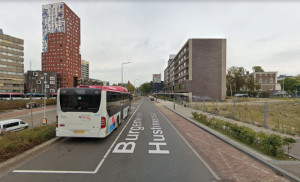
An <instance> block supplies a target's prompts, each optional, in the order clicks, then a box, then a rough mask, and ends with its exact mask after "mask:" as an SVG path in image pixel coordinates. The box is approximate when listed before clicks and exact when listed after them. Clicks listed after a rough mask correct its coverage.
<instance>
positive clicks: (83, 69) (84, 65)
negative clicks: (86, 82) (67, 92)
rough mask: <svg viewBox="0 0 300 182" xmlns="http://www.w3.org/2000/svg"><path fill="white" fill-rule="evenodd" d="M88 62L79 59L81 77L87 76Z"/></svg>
mask: <svg viewBox="0 0 300 182" xmlns="http://www.w3.org/2000/svg"><path fill="white" fill-rule="evenodd" d="M89 73H90V63H89V62H88V61H84V60H81V78H89Z"/></svg>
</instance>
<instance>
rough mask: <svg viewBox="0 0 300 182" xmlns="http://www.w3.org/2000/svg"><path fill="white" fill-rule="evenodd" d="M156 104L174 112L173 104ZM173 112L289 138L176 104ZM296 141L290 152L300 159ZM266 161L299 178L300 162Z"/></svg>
mask: <svg viewBox="0 0 300 182" xmlns="http://www.w3.org/2000/svg"><path fill="white" fill-rule="evenodd" d="M158 102H159V105H162V106H165V107H166V108H168V109H170V110H172V111H174V110H173V109H174V103H173V102H169V101H164V100H161V99H158ZM174 112H175V113H177V114H179V115H181V116H183V117H185V118H192V117H193V116H192V114H191V113H192V112H198V113H201V114H205V115H207V117H208V118H211V117H215V118H217V119H220V120H223V121H227V122H230V123H235V124H238V125H242V126H246V127H249V128H252V129H253V130H254V131H257V132H258V131H262V132H266V133H275V134H278V135H280V136H287V137H291V136H289V135H284V134H281V133H277V132H274V131H272V130H269V129H266V128H260V127H257V126H254V125H250V124H247V123H243V122H239V121H235V120H232V119H228V118H224V117H220V116H214V115H211V114H209V113H205V112H202V111H200V110H195V109H192V108H187V107H183V106H181V105H178V104H176V105H175V111H174ZM296 139H297V143H296V144H295V145H294V147H293V149H292V150H291V151H290V152H291V153H292V155H294V156H295V157H297V158H298V157H299V158H300V138H299V137H298V138H296ZM266 158H268V157H266ZM268 161H269V162H271V163H272V164H273V165H275V166H277V167H280V168H282V169H284V170H286V171H288V172H290V173H292V174H293V175H296V176H298V177H300V161H277V160H272V159H271V158H269V160H268Z"/></svg>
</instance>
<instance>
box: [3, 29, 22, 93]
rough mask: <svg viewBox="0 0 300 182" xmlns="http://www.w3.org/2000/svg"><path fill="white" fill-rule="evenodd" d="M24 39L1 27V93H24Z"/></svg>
mask: <svg viewBox="0 0 300 182" xmlns="http://www.w3.org/2000/svg"><path fill="white" fill-rule="evenodd" d="M23 56H24V40H22V39H19V38H15V37H12V36H10V35H6V34H3V31H2V29H0V93H21V94H23V93H24V76H23V74H24V57H23Z"/></svg>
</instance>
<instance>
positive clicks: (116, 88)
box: [77, 85, 129, 93]
mask: <svg viewBox="0 0 300 182" xmlns="http://www.w3.org/2000/svg"><path fill="white" fill-rule="evenodd" d="M77 88H98V89H101V90H103V91H110V92H122V93H129V92H128V90H127V88H125V87H121V86H89V85H80V86H77Z"/></svg>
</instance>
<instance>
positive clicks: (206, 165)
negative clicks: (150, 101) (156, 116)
mask: <svg viewBox="0 0 300 182" xmlns="http://www.w3.org/2000/svg"><path fill="white" fill-rule="evenodd" d="M155 108H156V110H158V111H159V112H160V114H161V115H163V117H164V118H165V119H166V120H167V121H168V123H169V124H170V125H171V126H172V128H173V129H174V130H175V131H176V132H177V133H178V135H179V136H180V137H181V138H182V140H183V141H184V142H185V143H186V144H187V145H188V146H189V147H190V149H191V150H192V151H193V152H194V153H195V155H196V156H197V157H198V158H199V159H200V161H201V162H202V163H203V164H204V165H205V167H206V168H207V169H208V170H209V171H210V172H211V174H212V175H213V176H214V177H215V178H216V179H217V180H221V178H220V177H219V176H218V175H217V174H216V173H215V172H214V171H213V170H212V168H211V167H210V166H209V165H208V164H207V163H206V162H205V160H204V159H203V158H202V157H201V156H200V155H199V154H198V153H197V152H196V151H195V149H194V148H193V147H192V146H191V145H190V144H189V143H188V142H187V141H186V140H185V138H184V137H183V136H182V135H181V134H180V133H179V131H178V130H177V129H176V128H175V126H173V124H172V123H171V121H169V119H168V118H167V117H166V116H165V115H164V114H163V113H162V112H161V111H160V110H159V109H158V108H157V107H155ZM171 112H172V111H171Z"/></svg>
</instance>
